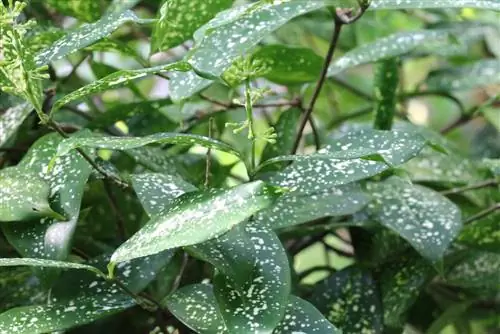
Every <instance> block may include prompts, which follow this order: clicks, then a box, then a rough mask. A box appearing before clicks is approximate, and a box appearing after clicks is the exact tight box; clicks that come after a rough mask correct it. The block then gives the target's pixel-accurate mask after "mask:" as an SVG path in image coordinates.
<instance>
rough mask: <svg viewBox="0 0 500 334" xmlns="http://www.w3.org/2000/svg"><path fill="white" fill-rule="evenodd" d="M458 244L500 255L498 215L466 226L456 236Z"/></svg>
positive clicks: (499, 220) (499, 216)
mask: <svg viewBox="0 0 500 334" xmlns="http://www.w3.org/2000/svg"><path fill="white" fill-rule="evenodd" d="M458 242H460V243H461V244H463V245H467V246H469V247H472V248H477V249H483V250H486V251H490V252H496V253H500V214H494V215H491V216H488V217H486V218H483V219H481V220H479V221H476V222H474V224H468V225H466V226H465V227H464V228H463V230H462V232H461V233H460V235H459V236H458Z"/></svg>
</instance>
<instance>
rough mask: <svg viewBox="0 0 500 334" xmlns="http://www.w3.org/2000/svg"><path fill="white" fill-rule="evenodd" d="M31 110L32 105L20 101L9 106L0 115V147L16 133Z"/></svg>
mask: <svg viewBox="0 0 500 334" xmlns="http://www.w3.org/2000/svg"><path fill="white" fill-rule="evenodd" d="M31 111H33V106H32V105H31V104H29V103H22V104H19V105H17V106H15V107H10V108H9V109H7V110H5V112H4V113H2V114H1V115H0V147H2V145H4V144H5V143H6V142H7V140H9V138H10V137H11V136H12V135H13V134H14V133H16V131H17V128H19V126H21V124H22V123H23V122H24V120H25V119H26V117H28V115H29V114H30V113H31Z"/></svg>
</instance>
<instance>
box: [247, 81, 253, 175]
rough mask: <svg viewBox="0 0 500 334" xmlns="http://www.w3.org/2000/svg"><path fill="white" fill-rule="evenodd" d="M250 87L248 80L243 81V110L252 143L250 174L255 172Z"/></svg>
mask: <svg viewBox="0 0 500 334" xmlns="http://www.w3.org/2000/svg"><path fill="white" fill-rule="evenodd" d="M251 92H252V87H251V85H250V79H249V78H247V79H246V81H245V110H246V112H247V121H248V139H250V140H251V141H252V148H251V150H252V152H251V153H250V155H251V161H250V166H251V170H252V173H253V171H254V170H255V131H254V124H253V106H252V94H251Z"/></svg>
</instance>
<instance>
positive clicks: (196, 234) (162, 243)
mask: <svg viewBox="0 0 500 334" xmlns="http://www.w3.org/2000/svg"><path fill="white" fill-rule="evenodd" d="M280 194H281V190H280V189H278V188H274V187H271V186H268V185H266V184H264V183H263V182H260V181H257V182H252V183H247V184H243V185H241V186H237V187H234V188H231V189H227V190H222V189H219V190H210V191H208V192H201V193H190V194H186V195H184V196H182V197H180V198H178V199H176V200H174V201H173V203H172V204H171V206H169V207H168V208H167V209H165V211H163V212H162V213H160V214H158V215H156V216H154V217H153V218H152V219H151V220H150V221H149V222H148V223H147V224H146V225H145V226H144V227H143V228H142V229H141V230H140V231H139V232H137V233H136V234H135V235H134V236H132V237H131V238H130V239H128V240H127V241H126V242H125V243H124V244H122V245H121V246H120V247H119V248H118V249H117V250H116V251H115V252H114V254H113V256H112V258H111V262H112V263H119V262H123V261H127V260H130V259H134V258H138V257H142V256H147V255H151V254H156V253H158V252H161V251H163V250H165V249H170V248H175V247H181V246H187V245H193V244H196V243H200V242H203V241H206V240H208V239H212V238H215V237H217V236H219V235H221V234H222V233H224V232H226V231H228V230H229V229H231V228H232V227H233V226H235V225H237V224H239V223H241V222H242V221H244V220H245V219H246V218H248V217H250V216H251V215H252V214H254V213H255V212H257V211H259V210H262V209H264V208H267V207H268V206H269V205H271V204H272V203H273V202H274V200H275V199H276V198H277V197H278V196H279V195H280Z"/></svg>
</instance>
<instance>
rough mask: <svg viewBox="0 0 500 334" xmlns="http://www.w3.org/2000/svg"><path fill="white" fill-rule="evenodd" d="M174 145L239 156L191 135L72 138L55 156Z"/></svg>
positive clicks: (214, 143)
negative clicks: (77, 150) (79, 149)
mask: <svg viewBox="0 0 500 334" xmlns="http://www.w3.org/2000/svg"><path fill="white" fill-rule="evenodd" d="M153 143H160V144H176V145H189V146H192V145H201V146H204V147H210V148H213V149H215V150H219V151H222V152H227V153H231V154H233V155H235V156H239V153H238V152H237V151H236V150H235V149H234V148H233V147H232V146H230V145H228V144H226V143H223V142H221V141H218V140H216V139H212V138H210V137H204V136H200V135H193V134H183V133H168V132H165V133H156V134H153V135H149V136H144V137H88V136H87V137H74V138H69V139H67V140H64V141H63V142H61V144H59V147H58V148H57V156H64V155H66V154H68V153H69V152H70V151H72V150H73V149H75V148H77V147H94V148H106V149H111V150H120V151H123V150H130V149H134V148H138V147H141V146H145V145H148V144H153Z"/></svg>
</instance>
